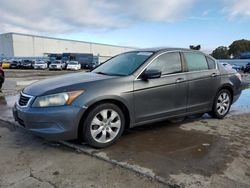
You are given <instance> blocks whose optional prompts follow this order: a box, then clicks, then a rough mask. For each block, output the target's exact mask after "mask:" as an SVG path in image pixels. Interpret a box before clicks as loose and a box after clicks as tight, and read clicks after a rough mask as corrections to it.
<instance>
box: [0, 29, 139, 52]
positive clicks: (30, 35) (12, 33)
mask: <svg viewBox="0 0 250 188" xmlns="http://www.w3.org/2000/svg"><path fill="white" fill-rule="evenodd" d="M5 34H11V35H22V36H29V37H38V38H44V39H53V40H63V41H70V42H79V43H86V44H97V45H104V46H113V47H120V48H132V49H137V48H136V47H132V46H120V45H113V44H103V43H97V42H87V41H80V40H72V39H63V38H57V37H46V36H41V35H32V34H24V33H16V32H8V33H1V34H0V35H5Z"/></svg>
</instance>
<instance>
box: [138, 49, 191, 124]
mask: <svg viewBox="0 0 250 188" xmlns="http://www.w3.org/2000/svg"><path fill="white" fill-rule="evenodd" d="M149 69H157V70H160V71H161V72H162V76H161V77H160V78H155V79H149V80H146V81H145V80H142V79H140V77H139V78H138V79H136V80H135V81H134V105H135V120H136V123H139V122H144V121H149V120H153V119H161V118H165V117H169V116H175V115H180V114H184V113H186V104H187V82H186V74H185V73H183V72H182V62H181V56H180V53H178V52H171V53H170V52H169V53H163V54H161V55H159V56H158V57H157V58H156V59H155V60H154V61H153V62H151V64H150V65H149V66H148V67H147V70H149Z"/></svg>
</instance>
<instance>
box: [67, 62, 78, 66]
mask: <svg viewBox="0 0 250 188" xmlns="http://www.w3.org/2000/svg"><path fill="white" fill-rule="evenodd" d="M77 64H78V63H77V62H69V65H77Z"/></svg>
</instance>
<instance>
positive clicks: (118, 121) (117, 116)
mask: <svg viewBox="0 0 250 188" xmlns="http://www.w3.org/2000/svg"><path fill="white" fill-rule="evenodd" d="M124 127H125V118H124V114H123V112H122V111H121V109H120V108H119V107H118V106H116V105H115V104H112V103H104V104H100V105H98V106H95V107H94V108H93V109H92V110H91V111H90V112H89V114H88V115H87V118H86V119H85V121H84V124H83V132H82V134H83V139H84V140H85V141H86V142H87V143H88V144H89V145H90V146H93V147H96V148H104V147H107V146H110V145H111V144H113V143H114V142H116V141H117V140H118V138H119V137H120V136H121V134H122V132H123V130H124Z"/></svg>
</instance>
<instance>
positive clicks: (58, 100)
mask: <svg viewBox="0 0 250 188" xmlns="http://www.w3.org/2000/svg"><path fill="white" fill-rule="evenodd" d="M83 92H84V91H83V90H80V91H72V92H64V93H57V94H53V95H46V96H41V97H37V98H36V99H35V101H34V103H33V104H32V107H50V106H63V105H70V104H71V103H72V102H73V101H74V100H75V99H76V98H77V97H78V96H79V95H81V94H82V93H83Z"/></svg>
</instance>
